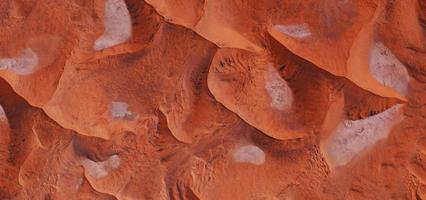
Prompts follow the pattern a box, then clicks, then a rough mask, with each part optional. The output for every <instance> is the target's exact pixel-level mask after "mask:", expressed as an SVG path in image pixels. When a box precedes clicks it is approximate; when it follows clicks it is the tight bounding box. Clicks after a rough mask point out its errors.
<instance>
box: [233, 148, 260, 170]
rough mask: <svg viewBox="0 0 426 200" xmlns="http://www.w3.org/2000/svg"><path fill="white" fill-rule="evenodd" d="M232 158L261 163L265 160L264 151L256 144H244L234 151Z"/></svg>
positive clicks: (238, 160) (254, 163)
mask: <svg viewBox="0 0 426 200" xmlns="http://www.w3.org/2000/svg"><path fill="white" fill-rule="evenodd" d="M234 160H235V161H236V162H242V163H250V164H253V165H261V164H263V163H264V162H265V153H264V152H263V151H262V149H260V148H259V147H257V146H254V145H246V146H242V147H239V148H238V149H237V150H235V151H234Z"/></svg>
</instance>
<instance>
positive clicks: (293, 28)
mask: <svg viewBox="0 0 426 200" xmlns="http://www.w3.org/2000/svg"><path fill="white" fill-rule="evenodd" d="M274 29H275V30H277V31H279V32H281V33H283V34H286V35H288V36H290V37H293V38H299V39H301V38H305V37H308V36H310V35H311V34H312V33H311V32H310V31H309V27H308V25H307V24H294V25H274Z"/></svg>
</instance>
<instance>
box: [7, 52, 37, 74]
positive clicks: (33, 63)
mask: <svg viewBox="0 0 426 200" xmlns="http://www.w3.org/2000/svg"><path fill="white" fill-rule="evenodd" d="M38 62H39V59H38V56H37V54H36V53H35V52H34V51H33V50H32V49H31V48H26V49H24V50H23V51H22V52H21V53H20V54H19V56H18V57H15V58H1V59H0V70H8V71H11V72H13V73H15V74H18V75H29V74H32V73H33V72H35V71H36V70H37V66H38Z"/></svg>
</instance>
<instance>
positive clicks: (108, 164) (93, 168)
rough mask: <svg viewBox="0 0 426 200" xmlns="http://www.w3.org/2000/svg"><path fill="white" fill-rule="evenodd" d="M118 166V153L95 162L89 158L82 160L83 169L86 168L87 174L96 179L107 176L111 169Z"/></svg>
mask: <svg viewBox="0 0 426 200" xmlns="http://www.w3.org/2000/svg"><path fill="white" fill-rule="evenodd" d="M119 166H120V157H119V156H118V155H113V156H111V157H109V158H108V160H106V161H103V162H95V161H93V160H90V159H85V160H84V161H83V167H84V170H86V172H87V174H88V175H89V176H91V177H94V178H96V179H99V178H103V177H106V176H108V174H109V172H110V171H111V170H114V169H117V168H118V167H119Z"/></svg>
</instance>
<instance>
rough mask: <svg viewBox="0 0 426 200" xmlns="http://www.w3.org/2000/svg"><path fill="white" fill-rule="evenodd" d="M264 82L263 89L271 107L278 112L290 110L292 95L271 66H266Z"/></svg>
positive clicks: (285, 83)
mask: <svg viewBox="0 0 426 200" xmlns="http://www.w3.org/2000/svg"><path fill="white" fill-rule="evenodd" d="M265 80H266V84H265V89H266V91H267V92H268V94H269V96H270V97H271V106H272V107H274V108H276V109H278V110H288V109H290V108H291V106H292V104H293V93H292V91H291V88H290V87H289V86H288V84H287V82H286V81H285V80H284V79H283V78H281V76H280V74H279V73H278V71H277V70H276V69H275V68H274V67H273V66H272V64H270V65H269V66H268V71H267V73H266V75H265Z"/></svg>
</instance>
